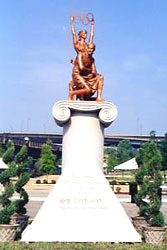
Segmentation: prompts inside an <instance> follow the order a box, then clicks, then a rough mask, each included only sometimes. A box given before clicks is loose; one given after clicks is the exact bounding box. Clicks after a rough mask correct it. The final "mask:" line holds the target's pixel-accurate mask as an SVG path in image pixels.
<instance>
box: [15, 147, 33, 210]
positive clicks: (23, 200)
mask: <svg viewBox="0 0 167 250" xmlns="http://www.w3.org/2000/svg"><path fill="white" fill-rule="evenodd" d="M15 161H16V163H17V176H18V180H17V182H16V184H15V189H16V192H17V193H19V196H20V199H18V200H16V201H15V206H16V213H18V214H25V213H26V208H25V205H26V204H27V203H28V194H27V192H26V191H25V189H24V188H23V187H24V185H25V184H26V183H27V182H28V180H29V178H30V175H29V173H28V172H27V161H28V150H27V146H26V145H24V146H23V147H22V148H21V149H20V151H19V152H18V153H17V155H16V157H15Z"/></svg>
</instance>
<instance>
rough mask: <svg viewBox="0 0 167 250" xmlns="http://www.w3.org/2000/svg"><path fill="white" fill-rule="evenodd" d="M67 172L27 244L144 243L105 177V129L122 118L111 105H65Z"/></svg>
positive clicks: (61, 107) (56, 111)
mask: <svg viewBox="0 0 167 250" xmlns="http://www.w3.org/2000/svg"><path fill="white" fill-rule="evenodd" d="M53 115H54V118H55V120H56V122H57V124H58V125H60V126H63V172H62V175H61V177H60V178H59V181H58V182H57V184H56V185H55V187H54V188H53V189H52V191H51V192H50V194H49V196H48V198H47V200H46V201H45V202H44V204H43V206H42V207H41V209H40V211H39V212H38V214H37V216H36V217H35V219H34V221H33V222H32V224H31V225H30V226H29V227H28V228H27V229H26V230H25V231H24V232H23V236H22V241H26V242H33V241H48V242H50V241H62V242H140V241H141V237H140V236H139V234H138V233H137V232H136V230H135V229H134V227H133V225H132V224H131V222H130V220H129V218H128V216H127V215H126V213H125V211H124V209H123V208H122V206H121V204H120V203H119V201H118V200H117V198H116V196H115V194H114V193H113V191H112V189H111V188H110V187H109V184H108V182H107V181H106V179H105V177H104V175H103V173H102V165H103V147H104V145H103V144H104V143H103V141H104V136H103V131H104V128H105V127H107V126H109V125H110V124H111V123H112V121H114V119H115V118H116V116H117V110H116V107H115V106H114V105H113V104H111V103H108V102H85V101H80V102H77V101H60V102H58V103H57V104H55V106H54V107H53Z"/></svg>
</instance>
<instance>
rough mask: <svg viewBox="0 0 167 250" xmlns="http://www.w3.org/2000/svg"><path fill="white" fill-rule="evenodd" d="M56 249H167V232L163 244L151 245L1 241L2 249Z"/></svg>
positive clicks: (0, 249)
mask: <svg viewBox="0 0 167 250" xmlns="http://www.w3.org/2000/svg"><path fill="white" fill-rule="evenodd" d="M2 249H3V250H4V249H8V250H14V249H16V250H24V249H31V250H54V249H61V250H63V249H68V250H70V249H75V250H96V249H99V250H103V249H121V250H167V232H166V235H165V241H164V243H163V244H162V245H160V246H157V245H150V244H146V243H144V242H142V243H136V244H123V243H122V244H121V243H119V244H113V243H101V242H99V243H61V242H55V243H29V244H26V243H23V242H20V241H15V242H11V243H0V250H2Z"/></svg>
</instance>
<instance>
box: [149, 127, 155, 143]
mask: <svg viewBox="0 0 167 250" xmlns="http://www.w3.org/2000/svg"><path fill="white" fill-rule="evenodd" d="M150 140H151V141H156V131H155V130H152V131H150Z"/></svg>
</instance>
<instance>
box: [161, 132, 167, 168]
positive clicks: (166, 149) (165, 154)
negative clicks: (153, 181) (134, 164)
mask: <svg viewBox="0 0 167 250" xmlns="http://www.w3.org/2000/svg"><path fill="white" fill-rule="evenodd" d="M160 151H161V155H162V166H163V169H162V170H167V133H166V134H165V138H164V139H163V140H162V141H161V143H160Z"/></svg>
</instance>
